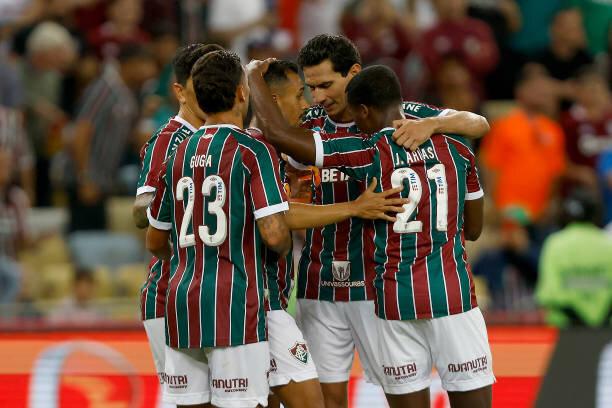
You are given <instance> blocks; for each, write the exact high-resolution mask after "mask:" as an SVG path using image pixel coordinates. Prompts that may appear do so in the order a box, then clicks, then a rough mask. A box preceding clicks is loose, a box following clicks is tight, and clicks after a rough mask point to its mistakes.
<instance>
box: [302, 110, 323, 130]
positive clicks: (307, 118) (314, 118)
mask: <svg viewBox="0 0 612 408" xmlns="http://www.w3.org/2000/svg"><path fill="white" fill-rule="evenodd" d="M326 118H327V112H325V109H323V107H322V106H321V105H315V106H311V107H310V108H308V109H306V111H305V112H304V114H303V115H302V126H303V127H306V128H312V127H316V126H318V127H322V126H323V123H324V122H325V119H326Z"/></svg>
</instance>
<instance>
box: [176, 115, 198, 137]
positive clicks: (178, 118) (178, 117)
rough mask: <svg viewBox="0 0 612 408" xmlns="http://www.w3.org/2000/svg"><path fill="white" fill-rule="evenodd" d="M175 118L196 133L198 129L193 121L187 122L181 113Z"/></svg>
mask: <svg viewBox="0 0 612 408" xmlns="http://www.w3.org/2000/svg"><path fill="white" fill-rule="evenodd" d="M173 119H174V120H176V121H177V122H179V123H180V124H182V125H183V126H185V127H187V128H188V129H189V130H191V131H192V132H194V133H195V132H196V131H197V130H198V129H196V128H195V127H194V126H193V125H192V124H191V123H189V122H187V121H186V120H185V119H183V118H181V117H180V116H179V115H176V116H175V117H174V118H173Z"/></svg>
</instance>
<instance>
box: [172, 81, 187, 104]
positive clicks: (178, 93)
mask: <svg viewBox="0 0 612 408" xmlns="http://www.w3.org/2000/svg"><path fill="white" fill-rule="evenodd" d="M172 91H173V92H174V96H175V97H176V99H177V100H178V101H179V103H180V104H181V105H183V104H185V103H187V99H186V98H185V94H184V92H185V88H184V87H183V85H181V84H179V83H178V82H175V83H173V84H172Z"/></svg>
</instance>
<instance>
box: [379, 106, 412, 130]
mask: <svg viewBox="0 0 612 408" xmlns="http://www.w3.org/2000/svg"><path fill="white" fill-rule="evenodd" d="M405 118H406V117H405V116H404V112H403V110H402V107H401V105H400V106H398V107H397V109H396V108H393V109H389V110H387V111H385V112H382V119H381V123H383V125H384V126H383V127H393V121H394V120H400V119H405Z"/></svg>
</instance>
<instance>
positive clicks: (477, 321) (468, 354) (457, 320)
mask: <svg viewBox="0 0 612 408" xmlns="http://www.w3.org/2000/svg"><path fill="white" fill-rule="evenodd" d="M428 338H429V340H430V343H431V344H432V355H433V359H434V365H435V367H436V369H437V370H438V373H439V374H440V378H441V379H442V387H443V388H444V389H445V390H447V391H449V392H452V391H460V392H465V391H471V390H476V389H479V388H483V387H486V386H488V385H491V384H493V383H494V382H495V376H494V375H493V362H492V359H491V349H490V347H489V339H488V336H487V328H486V326H485V322H484V318H483V317H482V313H481V312H480V309H479V308H474V309H472V310H470V311H469V312H465V313H459V314H456V315H451V316H446V317H440V318H437V319H433V320H431V326H430V332H429V333H428Z"/></svg>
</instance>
